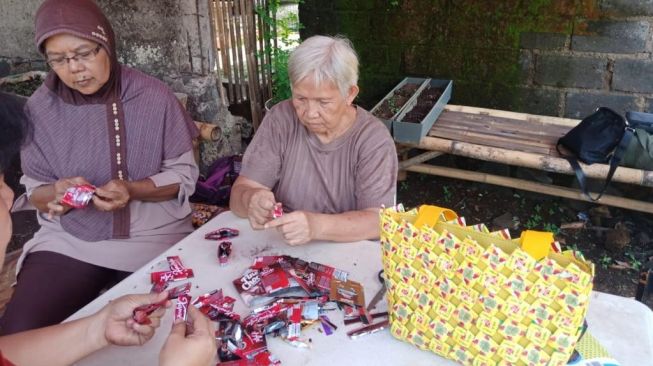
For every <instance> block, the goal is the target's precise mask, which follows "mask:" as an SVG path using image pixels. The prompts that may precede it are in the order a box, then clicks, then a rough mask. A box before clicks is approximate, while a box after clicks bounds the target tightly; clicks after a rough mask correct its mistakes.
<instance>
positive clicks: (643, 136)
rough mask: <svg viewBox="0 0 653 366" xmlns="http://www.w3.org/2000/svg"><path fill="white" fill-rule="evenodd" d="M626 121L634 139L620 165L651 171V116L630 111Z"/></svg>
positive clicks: (652, 166) (652, 143)
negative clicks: (632, 131)
mask: <svg viewBox="0 0 653 366" xmlns="http://www.w3.org/2000/svg"><path fill="white" fill-rule="evenodd" d="M626 120H627V121H628V124H629V125H630V127H632V128H633V130H634V134H635V137H634V138H633V139H632V140H631V141H630V145H628V148H627V149H626V153H625V154H624V157H623V160H622V164H621V165H623V166H626V167H629V168H635V169H642V170H653V114H651V113H642V112H632V111H631V112H627V113H626Z"/></svg>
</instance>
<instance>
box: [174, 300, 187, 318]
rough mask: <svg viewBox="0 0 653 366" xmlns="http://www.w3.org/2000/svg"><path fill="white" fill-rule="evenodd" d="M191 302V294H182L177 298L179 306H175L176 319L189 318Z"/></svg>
mask: <svg viewBox="0 0 653 366" xmlns="http://www.w3.org/2000/svg"><path fill="white" fill-rule="evenodd" d="M189 304H190V296H189V295H181V296H179V297H178V298H177V306H175V320H177V319H183V320H184V321H186V320H188V305H189Z"/></svg>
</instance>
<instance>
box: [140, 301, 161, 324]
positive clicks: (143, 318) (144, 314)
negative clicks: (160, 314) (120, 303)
mask: <svg viewBox="0 0 653 366" xmlns="http://www.w3.org/2000/svg"><path fill="white" fill-rule="evenodd" d="M166 301H168V300H167V299H166V300H163V301H161V302H159V303H156V304H148V305H141V306H139V307H137V308H136V309H134V313H133V315H132V319H134V321H135V322H136V323H138V324H144V325H147V324H151V323H152V321H151V320H150V317H149V316H150V314H152V313H153V312H154V311H155V310H156V309H158V308H160V307H162V306H164V305H165V303H166Z"/></svg>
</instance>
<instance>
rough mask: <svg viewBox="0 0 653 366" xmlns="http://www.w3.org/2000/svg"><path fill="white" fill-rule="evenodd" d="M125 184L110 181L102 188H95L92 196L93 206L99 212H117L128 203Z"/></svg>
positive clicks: (121, 181)
mask: <svg viewBox="0 0 653 366" xmlns="http://www.w3.org/2000/svg"><path fill="white" fill-rule="evenodd" d="M130 198H131V197H130V194H129V189H128V187H127V183H126V182H125V181H123V180H120V179H112V180H110V181H109V182H107V184H105V185H103V186H102V187H97V189H96V190H95V195H93V204H94V205H95V207H96V208H97V209H98V210H100V211H114V210H119V209H121V208H123V207H125V206H127V204H128V203H129V200H130Z"/></svg>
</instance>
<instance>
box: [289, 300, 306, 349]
mask: <svg viewBox="0 0 653 366" xmlns="http://www.w3.org/2000/svg"><path fill="white" fill-rule="evenodd" d="M287 312H288V315H287V316H288V340H289V341H296V340H298V339H299V336H300V335H301V333H302V305H301V304H295V305H293V306H292V307H290V308H288V310H287Z"/></svg>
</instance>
